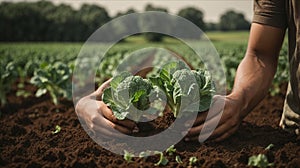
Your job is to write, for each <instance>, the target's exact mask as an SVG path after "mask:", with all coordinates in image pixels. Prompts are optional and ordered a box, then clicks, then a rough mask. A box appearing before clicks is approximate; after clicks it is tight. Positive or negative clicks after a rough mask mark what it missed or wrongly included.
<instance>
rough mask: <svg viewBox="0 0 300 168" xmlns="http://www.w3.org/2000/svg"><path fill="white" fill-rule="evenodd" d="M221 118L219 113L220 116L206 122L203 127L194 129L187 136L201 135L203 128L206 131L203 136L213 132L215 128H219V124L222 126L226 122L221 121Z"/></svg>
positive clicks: (199, 126)
mask: <svg viewBox="0 0 300 168" xmlns="http://www.w3.org/2000/svg"><path fill="white" fill-rule="evenodd" d="M220 118H221V114H220V113H219V115H217V116H215V117H214V118H211V119H209V120H208V121H205V122H204V123H202V124H201V125H198V126H195V127H192V128H191V129H190V130H189V132H188V133H187V136H195V135H199V133H200V132H201V131H202V129H203V128H204V130H203V131H202V132H201V133H202V134H203V133H207V132H212V131H213V129H215V127H216V126H217V124H222V123H223V122H224V120H220Z"/></svg>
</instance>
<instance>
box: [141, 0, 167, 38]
mask: <svg viewBox="0 0 300 168" xmlns="http://www.w3.org/2000/svg"><path fill="white" fill-rule="evenodd" d="M145 11H159V12H168V10H167V9H165V8H162V7H154V6H152V5H151V4H148V5H146V7H145ZM140 19H141V22H140V27H141V29H151V27H155V26H158V25H159V26H163V25H161V24H160V23H159V18H151V17H147V18H145V17H141V18H140ZM163 37H164V35H163V34H161V33H152V32H149V33H145V38H146V40H148V41H153V42H159V41H162V39H163Z"/></svg>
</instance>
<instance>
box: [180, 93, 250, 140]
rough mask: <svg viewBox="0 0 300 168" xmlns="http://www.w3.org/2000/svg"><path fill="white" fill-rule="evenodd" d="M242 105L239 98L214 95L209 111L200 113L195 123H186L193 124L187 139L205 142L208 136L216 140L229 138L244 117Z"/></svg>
mask: <svg viewBox="0 0 300 168" xmlns="http://www.w3.org/2000/svg"><path fill="white" fill-rule="evenodd" d="M224 103H225V106H224ZM242 105H243V104H242V103H241V101H240V100H239V99H237V98H233V97H231V96H230V95H229V96H214V98H213V104H212V107H211V108H210V109H209V111H208V112H205V113H199V114H198V116H197V118H196V120H195V122H194V124H193V123H192V122H191V121H188V122H187V123H186V124H187V125H188V124H193V127H192V128H191V129H190V130H189V131H188V133H187V135H186V138H185V140H186V141H192V140H199V142H203V141H204V140H206V139H207V138H208V137H209V139H211V140H214V141H222V140H224V139H226V138H228V137H229V136H231V135H232V134H233V133H235V132H236V130H237V129H238V127H239V125H240V124H241V122H242V120H243V118H244V117H243V115H242ZM223 107H224V110H223ZM206 118H207V119H206ZM205 120H206V121H205ZM200 132H201V135H200V136H199V133H200ZM211 133H212V134H211Z"/></svg>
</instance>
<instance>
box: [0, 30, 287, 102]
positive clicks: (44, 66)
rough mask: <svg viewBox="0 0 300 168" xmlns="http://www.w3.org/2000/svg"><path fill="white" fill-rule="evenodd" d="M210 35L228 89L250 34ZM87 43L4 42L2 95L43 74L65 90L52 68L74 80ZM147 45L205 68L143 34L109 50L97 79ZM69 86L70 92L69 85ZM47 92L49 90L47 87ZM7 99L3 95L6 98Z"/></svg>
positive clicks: (175, 45) (282, 61) (280, 76)
mask: <svg viewBox="0 0 300 168" xmlns="http://www.w3.org/2000/svg"><path fill="white" fill-rule="evenodd" d="M206 35H207V36H208V38H209V39H210V40H211V42H212V43H213V45H214V46H215V48H216V50H217V52H218V53H219V55H220V58H221V63H222V64H223V69H224V72H225V75H226V81H227V88H228V89H229V90H230V89H231V88H232V85H233V80H234V76H235V71H236V68H237V66H238V64H239V62H240V61H241V60H242V58H243V57H244V54H245V52H246V48H247V39H248V36H249V33H248V32H226V33H225V32H208V33H207V34H206ZM83 44H84V43H0V66H1V68H0V73H1V80H0V86H1V87H0V89H1V90H0V92H1V95H0V97H5V93H8V92H9V90H10V86H11V85H12V83H14V82H15V81H17V80H18V79H19V81H25V80H30V79H31V78H32V77H33V76H35V78H37V76H39V75H40V74H41V73H42V74H47V75H46V76H44V77H42V78H41V80H43V81H45V80H44V78H47V80H46V81H48V83H50V84H49V85H51V87H54V86H55V88H60V87H62V88H61V90H64V89H65V88H64V87H66V85H64V86H56V84H55V82H53V81H57V80H58V79H59V78H60V76H59V75H58V76H52V75H51V74H52V73H53V72H52V71H53V70H54V71H55V68H54V69H53V68H52V65H60V66H61V65H65V66H64V72H67V71H70V72H71V73H65V74H64V73H62V75H68V77H66V76H62V77H64V78H69V79H71V78H72V76H70V75H72V71H73V68H74V64H75V60H76V58H77V56H78V54H79V52H80V50H81V47H82V46H83ZM197 44H198V43H197ZM199 44H201V43H199ZM147 47H160V48H164V49H167V50H171V51H172V52H175V53H176V54H178V55H181V56H182V58H184V59H185V60H186V61H187V62H189V63H190V64H191V66H193V67H194V68H200V67H203V62H201V59H199V56H197V55H196V54H195V52H194V51H193V50H191V49H190V48H189V47H188V46H187V45H185V44H184V43H182V42H181V41H179V40H176V39H173V38H170V37H167V38H165V39H164V41H163V42H158V43H154V42H152V43H148V42H147V41H146V40H145V39H144V38H143V37H142V36H133V37H129V38H127V39H126V40H125V41H123V42H120V43H117V44H116V45H114V46H113V47H112V48H110V49H109V51H108V52H107V53H106V55H105V58H104V59H103V60H102V61H101V64H100V66H99V69H98V71H97V77H96V82H97V83H102V82H103V81H104V80H106V79H107V78H110V77H112V76H113V74H114V73H115V70H116V67H118V66H119V65H120V62H122V60H124V59H125V58H126V57H127V56H128V55H130V54H131V53H132V52H135V51H137V50H139V49H142V48H147ZM287 48H288V47H287V42H285V43H284V46H283V48H282V50H281V52H280V57H279V66H278V70H277V74H276V77H275V79H274V85H275V89H273V90H272V91H273V92H274V94H275V93H277V92H278V89H279V85H280V84H281V83H283V82H286V81H288V61H287ZM164 61H168V59H167V58H164V57H163V54H162V55H159V56H157V57H156V60H154V62H156V63H159V64H163V63H164ZM79 64H80V65H83V64H84V63H81V62H80V63H79ZM60 66H58V67H57V68H58V69H57V70H59V68H61V67H60ZM85 66H87V67H90V66H91V65H90V64H89V62H87V64H86V65H85ZM67 69H69V70H67ZM40 71H43V72H40ZM50 71H51V72H50ZM62 77H61V78H62ZM37 87H40V86H37ZM45 87H46V85H45ZM47 87H48V86H47ZM68 89H69V91H70V86H69V85H68ZM44 92H46V91H45V90H44ZM64 94H65V93H64ZM3 95H4V96H3ZM65 95H66V94H65ZM3 99H4V98H2V100H3Z"/></svg>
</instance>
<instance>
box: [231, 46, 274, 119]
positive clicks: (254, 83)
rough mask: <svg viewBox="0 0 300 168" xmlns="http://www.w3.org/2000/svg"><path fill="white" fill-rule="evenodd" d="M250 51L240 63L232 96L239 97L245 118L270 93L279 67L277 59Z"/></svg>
mask: <svg viewBox="0 0 300 168" xmlns="http://www.w3.org/2000/svg"><path fill="white" fill-rule="evenodd" d="M268 57H271V56H265V55H264V56H262V55H260V53H256V52H252V51H249V52H247V53H246V56H245V58H244V59H243V60H242V62H241V63H240V65H239V67H238V69H237V74H236V77H235V81H234V87H233V91H232V93H231V94H230V96H231V97H233V98H235V99H239V101H240V102H241V105H242V107H241V108H242V111H241V117H242V118H244V117H245V116H246V115H247V114H248V113H249V112H250V111H251V110H252V109H253V108H254V107H255V106H256V105H257V104H258V103H259V102H260V101H261V100H262V99H263V98H264V97H265V96H266V94H267V93H268V90H269V87H270V85H271V83H272V80H273V77H274V75H275V72H276V67H277V56H276V55H275V56H272V57H275V58H276V59H268Z"/></svg>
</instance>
